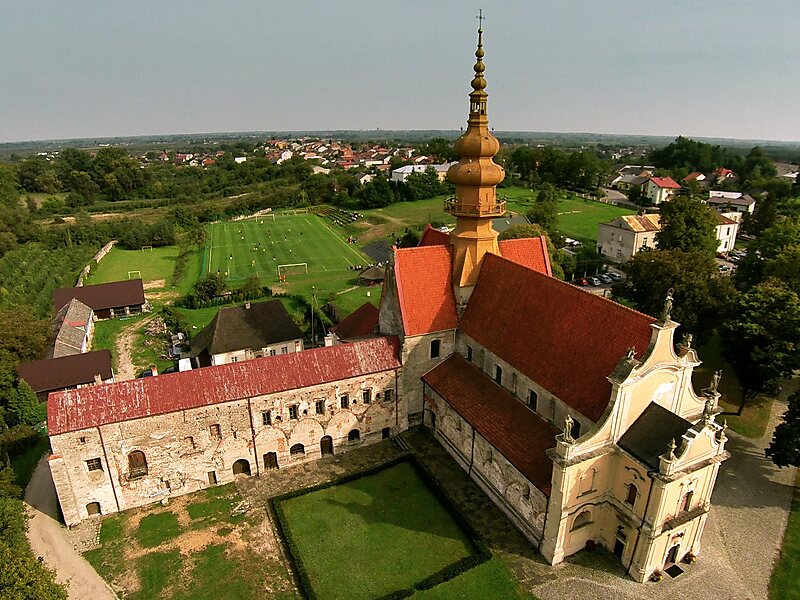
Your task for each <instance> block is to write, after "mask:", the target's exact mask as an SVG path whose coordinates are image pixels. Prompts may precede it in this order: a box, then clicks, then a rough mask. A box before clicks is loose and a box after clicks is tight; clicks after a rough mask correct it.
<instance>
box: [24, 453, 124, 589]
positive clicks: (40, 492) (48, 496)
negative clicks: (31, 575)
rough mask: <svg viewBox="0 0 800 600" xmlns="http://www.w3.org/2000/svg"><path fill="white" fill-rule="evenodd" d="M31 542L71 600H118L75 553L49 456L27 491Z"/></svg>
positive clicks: (34, 552) (88, 565)
mask: <svg viewBox="0 0 800 600" xmlns="http://www.w3.org/2000/svg"><path fill="white" fill-rule="evenodd" d="M25 504H26V507H25V509H26V511H27V512H28V517H29V521H28V540H29V541H30V543H31V549H32V550H33V554H34V556H41V557H42V558H43V559H44V564H45V565H47V566H48V567H49V568H50V569H52V570H53V571H55V574H56V581H57V582H58V583H60V584H64V585H66V587H67V592H68V594H69V598H70V600H86V599H87V598H89V599H91V600H117V597H116V595H114V594H113V593H112V592H111V590H109V589H108V587H107V586H106V583H105V582H104V581H103V580H102V579H101V578H100V576H99V575H98V574H97V572H96V571H95V570H94V569H93V568H92V566H91V565H90V564H89V563H88V562H86V560H85V559H84V558H83V557H82V556H81V555H80V554H79V553H78V551H77V550H75V548H74V546H73V545H72V543H71V542H70V540H69V537H68V534H67V531H66V529H64V527H63V526H62V525H61V524H60V523H59V522H58V521H57V520H56V515H57V514H58V513H57V508H56V507H57V499H56V489H55V486H54V485H53V479H52V478H51V476H50V467H49V466H48V464H47V455H45V456H44V457H43V458H42V460H40V461H39V464H38V465H37V467H36V470H35V471H34V472H33V477H32V478H31V482H30V483H29V484H28V487H27V489H26V490H25Z"/></svg>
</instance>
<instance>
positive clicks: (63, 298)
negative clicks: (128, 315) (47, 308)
mask: <svg viewBox="0 0 800 600" xmlns="http://www.w3.org/2000/svg"><path fill="white" fill-rule="evenodd" d="M73 298H77V299H78V300H80V301H81V302H83V303H84V304H85V305H87V306H88V307H90V308H91V309H92V310H95V311H97V310H105V309H108V308H120V307H125V306H140V305H142V304H144V287H143V286H142V280H141V279H127V280H125V281H112V282H111V283H100V284H98V285H84V286H80V287H70V288H59V289H57V290H55V291H54V292H53V310H54V312H58V311H59V310H60V309H61V307H62V306H64V305H65V304H66V303H67V302H69V301H70V300H72V299H73Z"/></svg>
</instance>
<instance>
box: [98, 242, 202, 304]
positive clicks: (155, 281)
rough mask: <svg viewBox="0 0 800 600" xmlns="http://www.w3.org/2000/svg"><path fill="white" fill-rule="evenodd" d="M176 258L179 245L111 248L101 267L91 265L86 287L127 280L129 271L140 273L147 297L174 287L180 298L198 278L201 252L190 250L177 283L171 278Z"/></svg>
mask: <svg viewBox="0 0 800 600" xmlns="http://www.w3.org/2000/svg"><path fill="white" fill-rule="evenodd" d="M177 258H178V246H164V247H162V248H153V249H152V250H123V249H122V248H116V247H114V248H112V249H111V251H110V252H109V253H108V254H107V255H106V256H105V257H104V258H103V259H102V260H101V261H100V264H98V265H94V266H93V269H92V272H91V274H90V275H89V277H88V278H87V279H86V284H87V285H91V284H96V283H107V282H109V281H121V280H124V279H129V278H130V277H129V275H130V274H131V273H130V272H131V271H139V272H140V274H141V277H142V281H143V282H144V285H145V288H146V289H147V290H148V295H150V292H157V291H163V290H170V289H173V288H174V290H175V291H177V292H178V293H179V294H180V295H184V294H185V293H186V292H188V291H189V290H190V289H191V287H192V286H193V285H194V283H195V281H197V279H198V278H199V277H200V262H201V258H202V253H201V252H200V251H199V250H196V249H195V250H192V251H191V253H190V255H189V259H188V264H187V266H186V271H185V273H184V275H183V277H181V279H180V281H178V282H176V281H175V278H174V276H173V272H174V269H175V261H176V259H177ZM133 276H136V274H133Z"/></svg>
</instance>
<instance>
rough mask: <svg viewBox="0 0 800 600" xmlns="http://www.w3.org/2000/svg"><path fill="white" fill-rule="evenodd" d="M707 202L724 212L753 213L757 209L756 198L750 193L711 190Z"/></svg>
mask: <svg viewBox="0 0 800 600" xmlns="http://www.w3.org/2000/svg"><path fill="white" fill-rule="evenodd" d="M706 204H708V205H709V206H710V207H712V208H715V209H717V210H719V211H722V212H738V213H749V214H751V215H752V214H753V213H754V212H755V209H756V201H755V199H754V198H753V197H752V196H750V194H743V193H742V192H723V191H721V190H711V191H710V192H709V193H708V199H707V200H706Z"/></svg>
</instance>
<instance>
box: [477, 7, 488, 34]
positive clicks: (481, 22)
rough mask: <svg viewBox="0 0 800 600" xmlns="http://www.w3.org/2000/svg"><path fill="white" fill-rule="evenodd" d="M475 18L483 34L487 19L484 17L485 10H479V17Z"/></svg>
mask: <svg viewBox="0 0 800 600" xmlns="http://www.w3.org/2000/svg"><path fill="white" fill-rule="evenodd" d="M475 18H476V19H478V31H481V32H482V31H483V20H484V19H485V18H486V17H484V16H483V9H482V8H479V9H478V16H477V17H475Z"/></svg>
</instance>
